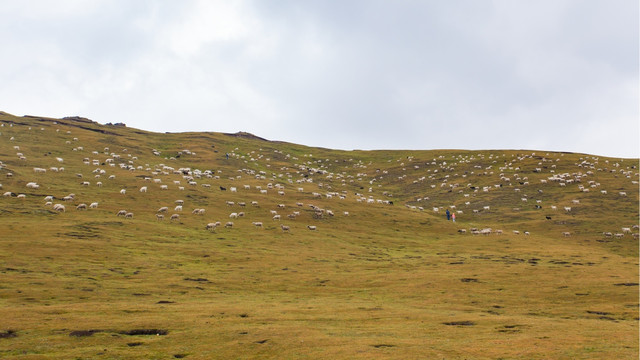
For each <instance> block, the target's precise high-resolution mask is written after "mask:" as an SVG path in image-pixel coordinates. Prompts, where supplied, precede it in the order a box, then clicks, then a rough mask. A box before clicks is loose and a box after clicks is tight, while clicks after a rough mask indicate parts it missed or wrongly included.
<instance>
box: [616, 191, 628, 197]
mask: <svg viewBox="0 0 640 360" xmlns="http://www.w3.org/2000/svg"><path fill="white" fill-rule="evenodd" d="M618 194H620V196H627V193H626V192H624V191H620V192H619V193H618Z"/></svg>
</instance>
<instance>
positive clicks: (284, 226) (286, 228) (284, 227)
mask: <svg viewBox="0 0 640 360" xmlns="http://www.w3.org/2000/svg"><path fill="white" fill-rule="evenodd" d="M280 227H281V228H282V232H285V231H289V230H290V229H291V228H290V227H289V226H287V225H280Z"/></svg>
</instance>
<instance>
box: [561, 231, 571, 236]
mask: <svg viewBox="0 0 640 360" xmlns="http://www.w3.org/2000/svg"><path fill="white" fill-rule="evenodd" d="M562 236H564V237H569V236H571V233H570V232H568V231H564V232H563V233H562Z"/></svg>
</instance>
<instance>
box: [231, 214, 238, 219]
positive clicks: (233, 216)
mask: <svg viewBox="0 0 640 360" xmlns="http://www.w3.org/2000/svg"><path fill="white" fill-rule="evenodd" d="M229 218H230V219H237V218H238V213H231V214H229Z"/></svg>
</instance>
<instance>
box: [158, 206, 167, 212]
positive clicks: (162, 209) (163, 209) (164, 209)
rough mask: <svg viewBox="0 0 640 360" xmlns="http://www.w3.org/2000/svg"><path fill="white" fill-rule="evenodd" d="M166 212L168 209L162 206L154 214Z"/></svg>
mask: <svg viewBox="0 0 640 360" xmlns="http://www.w3.org/2000/svg"><path fill="white" fill-rule="evenodd" d="M167 211H169V207H167V206H163V207H161V208H160V209H158V211H156V212H159V213H161V212H167Z"/></svg>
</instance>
